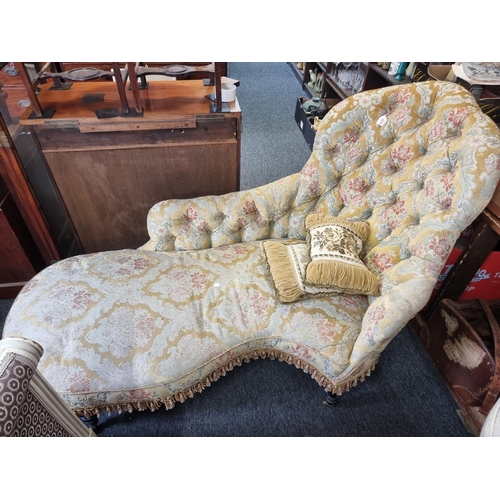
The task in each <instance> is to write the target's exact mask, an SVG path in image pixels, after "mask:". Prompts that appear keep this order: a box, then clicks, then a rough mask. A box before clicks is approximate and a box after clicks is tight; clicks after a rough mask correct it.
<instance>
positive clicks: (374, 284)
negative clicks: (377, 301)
mask: <svg viewBox="0 0 500 500" xmlns="http://www.w3.org/2000/svg"><path fill="white" fill-rule="evenodd" d="M305 283H306V285H308V286H327V285H329V286H335V287H339V288H343V289H345V290H346V293H354V294H357V293H360V294H368V295H374V296H378V295H380V291H379V288H378V279H377V277H376V276H375V274H373V273H372V272H370V271H369V270H368V269H366V268H365V267H360V266H354V265H346V263H345V262H337V261H332V260H321V261H312V262H310V263H309V265H308V266H307V270H306V281H305Z"/></svg>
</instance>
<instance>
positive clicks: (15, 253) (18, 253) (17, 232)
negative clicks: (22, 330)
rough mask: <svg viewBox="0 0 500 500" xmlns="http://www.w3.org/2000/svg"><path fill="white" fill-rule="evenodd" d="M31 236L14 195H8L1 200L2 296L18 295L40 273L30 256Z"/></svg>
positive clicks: (0, 295) (0, 280)
mask: <svg viewBox="0 0 500 500" xmlns="http://www.w3.org/2000/svg"><path fill="white" fill-rule="evenodd" d="M30 238H31V237H30V235H29V233H28V230H27V228H26V227H25V225H24V221H23V220H22V218H21V215H20V214H19V211H18V210H17V207H16V205H15V203H14V200H13V199H12V196H11V195H10V194H7V195H5V196H4V197H3V199H1V200H0V298H7V297H15V296H16V295H17V293H18V292H19V290H20V289H21V288H22V287H23V286H24V284H25V283H26V282H27V281H29V280H30V279H31V278H32V277H33V276H34V275H35V274H36V273H37V270H36V269H35V268H34V266H33V263H32V261H31V259H30V256H29V247H30V246H31V248H32V249H33V242H32V240H30ZM32 257H33V256H32ZM38 270H40V267H38Z"/></svg>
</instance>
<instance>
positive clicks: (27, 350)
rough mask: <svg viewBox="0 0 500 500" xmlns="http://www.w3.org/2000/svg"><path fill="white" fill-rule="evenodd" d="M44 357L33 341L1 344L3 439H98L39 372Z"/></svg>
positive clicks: (0, 430) (0, 420)
mask: <svg viewBox="0 0 500 500" xmlns="http://www.w3.org/2000/svg"><path fill="white" fill-rule="evenodd" d="M42 353H43V349H42V348H41V346H40V345H38V344H37V343H36V342H33V341H31V340H27V339H23V338H17V339H16V338H13V339H3V340H0V436H2V437H84V436H95V434H94V432H93V431H91V430H89V429H88V428H87V427H86V426H85V425H84V424H83V423H82V422H81V421H80V420H79V419H78V418H77V417H76V416H75V415H74V414H73V412H72V411H71V409H70V407H69V406H68V405H67V404H66V403H65V402H64V401H63V400H62V399H61V398H60V397H59V395H58V394H57V393H56V392H55V391H54V389H53V388H52V387H51V386H50V385H49V384H48V383H47V381H46V380H45V379H44V378H43V376H41V375H40V373H39V372H38V370H37V364H38V362H39V360H40V356H41V355H42Z"/></svg>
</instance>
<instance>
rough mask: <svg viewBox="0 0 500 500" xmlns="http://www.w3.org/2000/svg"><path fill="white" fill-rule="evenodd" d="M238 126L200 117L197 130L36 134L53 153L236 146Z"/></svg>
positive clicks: (44, 130) (75, 129) (74, 129)
mask: <svg viewBox="0 0 500 500" xmlns="http://www.w3.org/2000/svg"><path fill="white" fill-rule="evenodd" d="M238 126H239V124H238V118H236V117H226V116H220V115H219V116H217V115H213V116H212V115H208V116H206V117H205V116H198V117H196V127H194V128H163V129H159V130H138V131H135V130H134V131H100V130H99V127H98V126H96V130H95V132H91V133H82V132H81V131H80V127H79V126H78V125H72V126H67V127H61V128H60V127H54V126H35V127H34V130H35V132H36V135H37V138H38V141H39V143H40V146H41V148H42V150H43V151H46V152H49V151H65V150H72V151H79V150H80V151H84V150H90V149H94V150H97V149H114V148H119V149H127V148H137V147H159V146H168V145H172V146H175V145H189V144H217V143H224V142H236V141H237V139H238V133H239V131H238Z"/></svg>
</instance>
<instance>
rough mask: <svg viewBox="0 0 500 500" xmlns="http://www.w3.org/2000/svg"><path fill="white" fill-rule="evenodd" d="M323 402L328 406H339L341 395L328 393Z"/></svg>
mask: <svg viewBox="0 0 500 500" xmlns="http://www.w3.org/2000/svg"><path fill="white" fill-rule="evenodd" d="M323 404H324V405H326V406H330V407H331V406H337V405H338V404H339V397H338V396H337V394H330V393H328V394H327V395H326V398H325V399H324V400H323Z"/></svg>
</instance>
